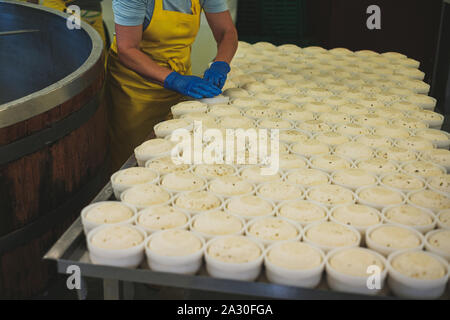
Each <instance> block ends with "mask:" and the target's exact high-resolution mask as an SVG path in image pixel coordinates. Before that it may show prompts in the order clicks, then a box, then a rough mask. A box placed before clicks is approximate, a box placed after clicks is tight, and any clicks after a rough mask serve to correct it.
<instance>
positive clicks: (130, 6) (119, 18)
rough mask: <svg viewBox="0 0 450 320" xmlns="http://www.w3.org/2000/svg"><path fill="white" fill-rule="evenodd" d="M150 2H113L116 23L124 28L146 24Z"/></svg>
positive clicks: (140, 0)
mask: <svg viewBox="0 0 450 320" xmlns="http://www.w3.org/2000/svg"><path fill="white" fill-rule="evenodd" d="M147 7H148V0H113V11H114V21H115V23H117V24H119V25H122V26H139V25H141V24H143V23H144V19H145V15H146V12H147Z"/></svg>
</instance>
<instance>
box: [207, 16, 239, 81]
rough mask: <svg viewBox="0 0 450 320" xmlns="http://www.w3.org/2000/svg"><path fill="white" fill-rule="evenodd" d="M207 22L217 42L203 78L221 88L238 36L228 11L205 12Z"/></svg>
mask: <svg viewBox="0 0 450 320" xmlns="http://www.w3.org/2000/svg"><path fill="white" fill-rule="evenodd" d="M206 18H207V20H208V24H209V26H210V28H211V30H212V32H213V35H214V38H215V39H216V42H217V55H216V58H215V59H214V63H213V64H212V65H211V67H210V68H209V69H208V70H206V71H205V74H204V76H203V78H204V79H205V80H207V81H208V82H210V83H212V84H214V85H215V86H217V87H219V88H223V86H224V84H225V81H226V80H227V75H228V73H229V72H230V70H231V68H230V63H231V60H232V59H233V57H234V54H235V53H236V50H237V46H238V36H237V31H236V28H235V27H234V24H233V20H232V19H231V15H230V11H224V12H219V13H206Z"/></svg>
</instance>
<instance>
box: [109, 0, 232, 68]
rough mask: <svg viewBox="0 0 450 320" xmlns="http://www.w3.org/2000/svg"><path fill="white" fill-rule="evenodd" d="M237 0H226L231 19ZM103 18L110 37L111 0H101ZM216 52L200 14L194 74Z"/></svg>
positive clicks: (111, 20)
mask: <svg viewBox="0 0 450 320" xmlns="http://www.w3.org/2000/svg"><path fill="white" fill-rule="evenodd" d="M237 1H238V0H227V2H228V7H229V8H230V11H231V15H232V17H233V20H234V21H236V15H237ZM102 6H103V20H105V22H106V25H107V27H108V31H109V33H110V35H111V39H112V37H113V33H114V17H113V11H112V0H103V2H102ZM216 52H217V47H216V42H215V41H214V38H213V35H212V32H211V30H210V29H209V26H208V23H207V21H206V18H205V16H204V15H203V16H202V23H201V26H200V31H199V33H198V37H197V39H196V41H195V43H194V46H193V48H192V71H193V73H194V74H196V75H201V74H203V71H204V70H205V69H206V68H207V67H208V63H209V62H210V61H211V60H212V59H214V57H215V55H216Z"/></svg>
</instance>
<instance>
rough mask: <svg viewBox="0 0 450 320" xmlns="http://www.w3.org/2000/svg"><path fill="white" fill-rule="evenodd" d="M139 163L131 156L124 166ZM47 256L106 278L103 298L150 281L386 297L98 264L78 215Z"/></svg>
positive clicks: (277, 294)
mask: <svg viewBox="0 0 450 320" xmlns="http://www.w3.org/2000/svg"><path fill="white" fill-rule="evenodd" d="M135 165H136V160H135V159H134V157H131V158H130V159H129V160H128V161H127V162H126V164H125V165H124V166H123V168H128V167H132V166H135ZM113 197H114V196H113V189H112V187H111V184H110V183H109V184H108V185H106V186H105V187H104V188H103V189H102V190H101V191H100V193H99V194H98V195H97V197H96V198H95V199H94V200H93V201H92V202H98V201H105V200H109V199H113ZM44 259H47V260H53V261H55V262H56V265H57V269H58V272H59V273H61V274H67V271H66V270H67V268H68V267H70V266H78V267H79V268H80V270H81V276H82V277H89V278H97V279H102V280H103V292H104V298H105V299H108V300H115V299H120V298H123V299H132V298H133V295H134V283H141V284H150V285H155V286H162V287H173V288H182V289H188V290H200V291H207V292H217V293H224V294H233V295H242V296H249V297H253V298H257V299H258V298H259V299H385V298H389V297H388V296H387V295H386V294H384V295H382V296H378V297H369V296H360V295H352V294H345V293H339V292H334V291H330V290H328V289H327V287H326V284H325V281H324V280H323V281H322V283H321V285H320V286H319V288H318V289H304V288H298V287H289V286H282V285H275V284H271V283H268V281H267V280H266V279H265V276H264V275H263V273H262V274H261V276H260V278H259V279H258V280H257V281H256V282H243V281H233V280H223V279H215V278H212V277H209V276H208V275H207V273H206V270H205V269H204V268H203V269H202V270H201V271H200V272H199V273H198V274H197V275H194V276H190V275H179V274H173V273H161V272H154V271H151V270H149V269H145V266H144V267H143V268H140V269H127V268H119V267H110V266H102V265H95V264H93V263H92V262H91V261H90V260H89V254H88V251H87V248H86V239H85V236H84V233H83V226H82V224H81V219H80V218H78V219H77V220H76V221H75V222H74V223H73V224H72V226H71V227H70V228H69V229H68V230H67V231H66V232H65V233H64V234H63V235H62V237H61V238H60V239H59V240H58V241H57V242H56V243H55V244H54V246H53V247H52V248H51V249H50V250H49V251H48V253H47V254H46V255H45V257H44ZM86 295H87V292H86V286H85V282H84V281H82V288H81V290H78V297H79V299H85V298H86Z"/></svg>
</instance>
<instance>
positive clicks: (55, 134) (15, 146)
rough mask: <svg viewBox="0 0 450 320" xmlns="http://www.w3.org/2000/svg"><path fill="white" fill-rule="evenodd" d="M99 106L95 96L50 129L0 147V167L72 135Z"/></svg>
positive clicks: (97, 97) (97, 98)
mask: <svg viewBox="0 0 450 320" xmlns="http://www.w3.org/2000/svg"><path fill="white" fill-rule="evenodd" d="M99 105H100V99H99V96H98V94H97V95H96V96H95V97H94V98H92V99H91V100H90V101H89V102H88V103H86V104H85V105H84V106H83V107H82V108H80V109H78V110H77V111H75V112H73V113H71V114H70V115H68V116H67V117H65V118H64V119H61V120H59V121H57V122H54V123H52V125H51V127H49V128H46V129H43V130H40V131H38V132H36V133H33V134H32V135H30V136H27V137H25V138H22V139H19V140H16V141H14V142H11V143H9V144H5V145H3V146H0V165H2V164H6V163H8V162H11V161H14V160H18V159H20V158H22V157H24V156H26V155H28V154H31V153H34V152H36V151H39V150H41V149H44V148H45V147H48V146H49V145H51V144H52V143H54V142H56V141H58V140H60V139H61V138H63V137H64V136H66V135H68V134H70V133H72V132H73V131H75V130H76V129H78V128H79V127H81V126H82V125H83V124H85V123H86V122H88V121H89V119H91V118H92V116H93V115H94V114H95V112H96V111H97V109H98V107H99Z"/></svg>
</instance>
